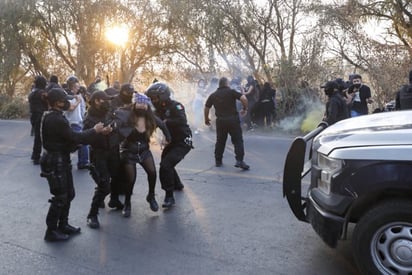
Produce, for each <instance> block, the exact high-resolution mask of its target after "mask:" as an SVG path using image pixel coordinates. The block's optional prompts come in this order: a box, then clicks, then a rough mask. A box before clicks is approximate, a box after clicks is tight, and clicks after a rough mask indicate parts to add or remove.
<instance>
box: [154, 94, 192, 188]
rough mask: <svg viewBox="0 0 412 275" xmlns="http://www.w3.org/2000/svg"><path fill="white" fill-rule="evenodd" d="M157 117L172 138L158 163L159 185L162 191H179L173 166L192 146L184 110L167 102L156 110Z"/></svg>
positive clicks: (190, 133)
mask: <svg viewBox="0 0 412 275" xmlns="http://www.w3.org/2000/svg"><path fill="white" fill-rule="evenodd" d="M156 114H157V116H158V117H159V118H160V119H161V120H163V122H165V123H166V126H167V128H168V129H169V132H170V135H171V137H172V140H171V142H170V143H169V144H168V145H167V146H166V147H165V148H164V149H163V151H162V156H161V161H160V169H159V176H160V183H161V184H162V189H163V190H165V191H166V192H168V191H169V192H171V191H173V190H174V189H181V186H182V183H181V181H180V178H179V175H178V174H177V172H176V169H175V166H176V165H177V164H178V163H179V162H180V161H181V160H182V159H183V158H184V157H185V156H186V155H187V153H189V151H190V149H192V148H193V146H192V131H191V130H190V127H189V125H188V124H187V118H186V113H185V108H184V107H183V105H182V104H181V103H179V102H177V101H174V100H171V99H169V100H167V101H165V102H164V104H163V105H162V106H161V107H160V108H157V109H156Z"/></svg>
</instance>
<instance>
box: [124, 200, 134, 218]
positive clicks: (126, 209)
mask: <svg viewBox="0 0 412 275" xmlns="http://www.w3.org/2000/svg"><path fill="white" fill-rule="evenodd" d="M131 212H132V206H131V204H130V203H125V204H124V208H123V211H122V215H123V217H125V218H128V217H130V214H131Z"/></svg>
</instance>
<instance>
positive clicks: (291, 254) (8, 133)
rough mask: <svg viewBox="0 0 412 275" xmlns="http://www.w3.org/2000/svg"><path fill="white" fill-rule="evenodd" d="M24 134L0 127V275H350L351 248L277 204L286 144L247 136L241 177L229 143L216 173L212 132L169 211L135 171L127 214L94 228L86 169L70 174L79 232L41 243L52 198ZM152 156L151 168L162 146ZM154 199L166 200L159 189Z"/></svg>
mask: <svg viewBox="0 0 412 275" xmlns="http://www.w3.org/2000/svg"><path fill="white" fill-rule="evenodd" d="M29 133H30V125H29V122H28V121H4V120H3V121H2V120H0V171H1V180H0V182H1V192H0V274H188V275H189V274H225V275H226V274H335V275H338V274H356V267H355V265H354V262H353V259H352V254H351V251H350V241H346V242H341V243H340V244H339V247H338V249H330V248H328V247H327V246H326V245H324V244H323V243H322V242H321V240H320V238H319V237H318V236H317V235H316V234H315V232H314V231H313V230H312V228H311V226H310V225H308V224H305V223H301V222H298V221H297V220H296V219H295V217H294V216H293V214H292V212H291V211H290V210H289V207H288V205H287V202H286V200H285V199H284V198H283V197H282V186H281V178H282V173H283V172H282V170H283V161H284V159H285V154H286V151H287V150H288V148H289V145H290V142H291V140H292V137H285V136H280V135H277V134H276V133H270V134H269V133H245V135H244V139H245V147H246V158H245V161H246V162H247V163H248V164H250V165H251V170H250V171H241V170H239V169H237V168H235V167H233V164H234V156H233V147H232V146H231V144H230V141H228V146H227V148H226V152H225V156H224V159H223V163H224V165H223V167H220V168H216V167H214V158H213V149H214V138H215V136H214V132H211V131H208V130H206V131H203V132H201V133H200V134H199V135H196V136H195V137H194V142H195V143H194V145H195V147H196V148H195V149H194V150H192V152H190V153H189V154H188V155H187V157H186V158H185V159H184V160H183V161H182V162H181V163H180V164H179V165H178V171H179V173H180V175H181V178H182V181H183V183H184V184H185V189H184V191H182V192H179V193H176V195H175V197H176V206H175V207H173V208H172V209H170V210H167V211H164V210H160V211H158V212H152V211H151V210H150V209H149V206H148V204H147V202H146V201H145V195H146V193H147V181H146V177H145V174H144V172H143V170H142V169H141V168H140V167H139V168H138V179H137V182H136V185H135V189H134V195H133V197H132V216H131V217H130V218H124V217H122V216H121V213H120V212H118V211H114V210H110V209H108V208H106V209H103V210H101V213H100V215H99V219H100V223H101V228H100V229H99V230H93V229H90V228H88V227H87V226H86V215H87V213H88V210H89V206H90V203H91V197H92V194H93V190H94V183H93V181H92V179H91V177H90V176H89V175H88V172H87V171H84V170H77V169H73V175H74V180H75V188H76V198H75V199H74V201H73V203H72V207H71V213H70V223H72V224H75V225H78V226H81V227H82V232H81V234H80V235H78V236H75V237H72V238H71V239H70V240H69V241H68V242H65V243H46V242H44V240H43V236H44V232H45V228H46V226H45V216H46V213H47V210H48V207H49V204H48V202H47V200H48V199H49V198H50V195H49V191H48V186H47V182H46V180H45V179H43V178H41V177H40V176H39V166H34V165H33V164H32V163H31V162H30V154H31V147H32V142H33V140H32V137H30V135H29ZM152 150H153V152H154V155H155V158H156V160H157V161H156V163H158V162H159V153H160V148H159V146H157V145H156V144H154V145H153V146H152ZM72 159H73V163H74V164H76V160H77V156H76V155H75V154H73V157H72ZM74 167H75V165H74ZM139 175H140V177H139ZM156 197H157V200H158V202H159V203H161V202H162V200H163V198H164V194H163V191H162V190H161V188H160V183H159V182H158V184H157V186H156ZM106 201H107V200H106Z"/></svg>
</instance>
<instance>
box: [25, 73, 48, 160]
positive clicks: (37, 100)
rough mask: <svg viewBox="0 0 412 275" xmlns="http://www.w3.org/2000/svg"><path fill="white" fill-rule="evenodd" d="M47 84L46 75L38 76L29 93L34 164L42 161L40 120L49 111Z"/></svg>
mask: <svg viewBox="0 0 412 275" xmlns="http://www.w3.org/2000/svg"><path fill="white" fill-rule="evenodd" d="M46 85H47V80H46V78H45V77H44V76H41V75H39V76H36V78H35V80H34V88H33V90H32V91H31V92H30V94H29V105H30V122H31V125H32V127H33V130H34V143H33V152H32V154H31V159H32V161H33V164H35V165H38V164H39V163H40V155H41V138H40V122H41V117H42V115H43V113H44V112H45V111H47V108H48V106H47V100H46V94H47V92H46Z"/></svg>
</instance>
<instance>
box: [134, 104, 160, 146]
mask: <svg viewBox="0 0 412 275" xmlns="http://www.w3.org/2000/svg"><path fill="white" fill-rule="evenodd" d="M133 114H134V116H133V120H134V121H133V123H134V124H136V122H137V119H138V118H139V117H143V118H144V119H145V122H146V138H147V139H148V140H150V137H151V136H152V135H153V133H154V131H155V130H156V127H157V125H156V120H155V117H154V114H153V111H152V109H151V108H150V106H147V110H143V109H136V108H135V106H134V104H133Z"/></svg>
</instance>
